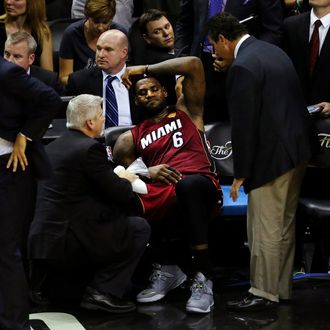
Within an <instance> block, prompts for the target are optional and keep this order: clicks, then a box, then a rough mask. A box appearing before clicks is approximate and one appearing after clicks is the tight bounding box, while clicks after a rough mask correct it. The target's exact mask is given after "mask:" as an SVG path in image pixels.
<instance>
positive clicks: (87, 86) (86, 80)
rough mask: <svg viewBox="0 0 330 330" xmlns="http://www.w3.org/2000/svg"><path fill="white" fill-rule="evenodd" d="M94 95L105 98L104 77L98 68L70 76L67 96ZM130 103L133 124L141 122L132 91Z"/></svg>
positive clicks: (130, 92) (77, 72) (80, 71)
mask: <svg viewBox="0 0 330 330" xmlns="http://www.w3.org/2000/svg"><path fill="white" fill-rule="evenodd" d="M84 93H87V94H92V95H98V96H101V97H103V76H102V70H101V69H100V68H98V67H96V66H94V67H92V68H90V69H82V70H79V71H75V72H73V73H71V74H70V75H69V80H68V85H67V89H66V94H67V95H70V96H71V95H79V94H84ZM129 101H130V110H131V118H132V123H133V124H137V123H138V122H140V121H141V119H140V118H141V114H140V112H138V111H135V110H136V109H135V108H136V106H135V101H134V95H133V91H132V89H129Z"/></svg>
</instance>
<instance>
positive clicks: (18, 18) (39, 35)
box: [0, 0, 53, 71]
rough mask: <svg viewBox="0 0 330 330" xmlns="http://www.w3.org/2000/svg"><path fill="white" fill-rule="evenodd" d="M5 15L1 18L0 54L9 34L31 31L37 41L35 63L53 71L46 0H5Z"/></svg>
mask: <svg viewBox="0 0 330 330" xmlns="http://www.w3.org/2000/svg"><path fill="white" fill-rule="evenodd" d="M4 4H5V15H4V16H2V19H1V20H0V54H3V50H4V45H5V41H6V39H7V36H8V35H9V34H11V33H13V32H18V31H26V32H29V33H30V34H31V35H32V36H33V37H34V38H35V40H36V41H37V49H36V52H35V62H34V63H35V65H39V66H41V67H42V68H43V69H46V70H50V71H53V47H52V37H51V32H50V30H49V27H48V25H47V22H46V12H45V1H44V0H21V1H13V0H4Z"/></svg>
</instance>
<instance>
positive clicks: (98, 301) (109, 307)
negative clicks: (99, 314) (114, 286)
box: [80, 287, 136, 313]
mask: <svg viewBox="0 0 330 330" xmlns="http://www.w3.org/2000/svg"><path fill="white" fill-rule="evenodd" d="M80 306H81V307H83V308H86V309H90V310H102V311H106V312H110V313H127V312H132V311H134V310H135V309H136V306H135V304H134V303H133V302H131V301H127V300H123V299H120V298H117V297H114V296H112V295H110V294H104V293H101V292H99V291H97V290H95V289H93V288H91V287H89V288H87V289H86V291H85V294H84V296H83V299H82V302H81V304H80Z"/></svg>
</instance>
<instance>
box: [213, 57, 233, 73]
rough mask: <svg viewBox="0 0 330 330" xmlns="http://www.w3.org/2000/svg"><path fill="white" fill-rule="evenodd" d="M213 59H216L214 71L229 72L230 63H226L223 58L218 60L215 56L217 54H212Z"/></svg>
mask: <svg viewBox="0 0 330 330" xmlns="http://www.w3.org/2000/svg"><path fill="white" fill-rule="evenodd" d="M212 57H213V58H214V62H213V68H214V71H217V72H224V71H227V70H228V68H229V66H230V64H231V62H230V61H226V60H224V59H222V58H218V57H216V56H215V54H212Z"/></svg>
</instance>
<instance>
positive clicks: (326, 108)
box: [316, 102, 330, 117]
mask: <svg viewBox="0 0 330 330" xmlns="http://www.w3.org/2000/svg"><path fill="white" fill-rule="evenodd" d="M316 106H318V107H321V108H322V110H321V111H320V115H321V116H322V117H329V116H330V103H328V102H321V103H318V104H316Z"/></svg>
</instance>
